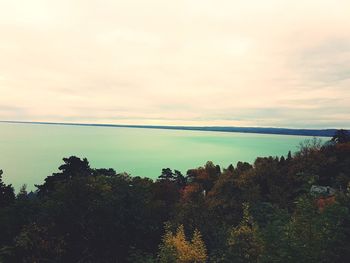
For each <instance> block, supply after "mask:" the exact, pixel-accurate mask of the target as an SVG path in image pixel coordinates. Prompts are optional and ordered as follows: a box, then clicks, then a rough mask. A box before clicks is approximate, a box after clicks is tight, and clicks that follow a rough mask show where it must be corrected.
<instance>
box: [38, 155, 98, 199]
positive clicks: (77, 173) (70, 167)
mask: <svg viewBox="0 0 350 263" xmlns="http://www.w3.org/2000/svg"><path fill="white" fill-rule="evenodd" d="M63 162H64V164H62V165H61V166H60V167H59V168H58V169H59V170H60V172H59V173H54V174H52V175H51V176H48V177H46V178H45V182H44V184H42V185H36V187H37V188H38V195H39V196H43V195H47V194H50V193H51V192H53V191H54V189H55V186H56V185H57V184H58V183H60V182H65V181H69V180H71V179H72V178H75V177H88V176H91V175H93V171H92V169H91V168H90V165H89V162H88V160H87V159H86V158H84V159H83V160H81V159H80V158H78V157H76V156H71V157H69V158H63Z"/></svg>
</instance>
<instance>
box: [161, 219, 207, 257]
mask: <svg viewBox="0 0 350 263" xmlns="http://www.w3.org/2000/svg"><path fill="white" fill-rule="evenodd" d="M158 258H159V261H160V262H162V263H163V262H164V263H165V262H166V263H169V262H176V263H203V262H206V260H207V250H206V248H205V244H204V242H203V240H202V237H201V234H200V232H199V231H198V230H195V232H194V234H193V237H192V240H191V242H190V241H187V240H186V235H185V230H184V227H183V225H180V226H179V227H178V228H177V231H176V233H175V234H173V233H172V232H171V231H170V230H169V228H167V229H166V232H165V235H164V237H163V241H162V244H161V245H160V252H159V255H158Z"/></svg>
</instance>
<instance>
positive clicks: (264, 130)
mask: <svg viewBox="0 0 350 263" xmlns="http://www.w3.org/2000/svg"><path fill="white" fill-rule="evenodd" d="M0 123H13V124H38V125H40V124H41V125H65V126H90V127H111V128H112V127H114V128H146V129H164V130H192V131H212V132H237V133H239V132H240V133H259V134H280V135H304V136H322V137H332V136H333V135H332V134H334V132H335V131H336V130H338V128H321V129H316V128H285V127H261V126H260V127H259V126H193V125H191V126H186V125H142V124H107V123H75V122H48V121H16V120H0ZM345 130H348V131H349V129H345ZM314 133H315V134H314Z"/></svg>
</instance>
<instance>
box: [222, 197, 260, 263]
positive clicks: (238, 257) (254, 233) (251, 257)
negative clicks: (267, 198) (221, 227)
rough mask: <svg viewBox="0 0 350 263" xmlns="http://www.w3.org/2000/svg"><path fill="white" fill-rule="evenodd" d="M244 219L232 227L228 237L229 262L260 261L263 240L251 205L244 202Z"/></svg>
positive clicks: (248, 262) (247, 262)
mask: <svg viewBox="0 0 350 263" xmlns="http://www.w3.org/2000/svg"><path fill="white" fill-rule="evenodd" d="M243 214H244V215H243V219H242V221H241V223H240V224H239V225H238V226H237V227H235V228H233V229H232V231H231V233H230V236H229V238H228V253H227V258H226V260H227V261H228V262H239V263H254V262H259V258H260V257H261V255H262V252H263V242H262V240H261V238H260V236H259V231H258V226H257V224H256V223H255V222H254V220H253V218H252V217H251V215H250V213H249V205H248V204H246V203H245V204H243Z"/></svg>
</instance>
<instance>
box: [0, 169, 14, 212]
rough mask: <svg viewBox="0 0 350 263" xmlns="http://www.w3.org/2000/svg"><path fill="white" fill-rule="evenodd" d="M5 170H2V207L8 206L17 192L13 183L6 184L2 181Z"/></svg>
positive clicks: (0, 172)
mask: <svg viewBox="0 0 350 263" xmlns="http://www.w3.org/2000/svg"><path fill="white" fill-rule="evenodd" d="M2 174H3V171H2V170H0V208H1V207H5V206H8V205H9V204H11V203H12V202H13V201H14V199H15V193H14V190H13V187H12V186H11V185H6V184H4V182H3V181H2Z"/></svg>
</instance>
